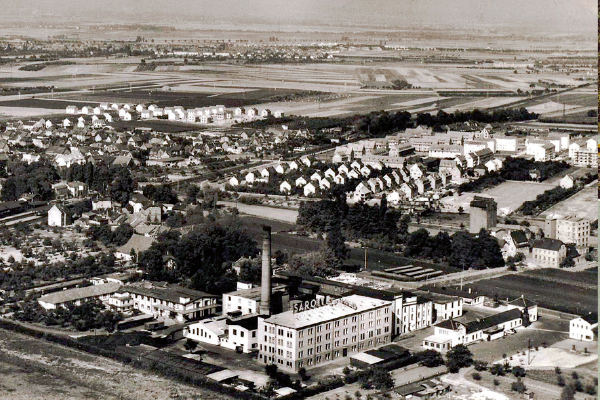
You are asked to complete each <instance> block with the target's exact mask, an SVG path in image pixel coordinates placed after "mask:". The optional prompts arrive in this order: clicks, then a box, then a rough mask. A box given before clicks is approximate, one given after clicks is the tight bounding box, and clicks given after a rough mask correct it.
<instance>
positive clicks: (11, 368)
mask: <svg viewBox="0 0 600 400" xmlns="http://www.w3.org/2000/svg"><path fill="white" fill-rule="evenodd" d="M0 374H1V378H0V393H1V394H0V397H1V398H2V399H10V400H30V399H44V400H80V399H92V398H93V399H120V400H147V399H157V400H159V399H160V400H166V399H172V398H178V399H190V400H191V399H197V400H200V399H202V400H225V399H229V397H228V396H225V395H221V394H214V393H212V392H208V391H206V390H203V389H199V388H195V387H191V386H187V385H183V384H180V383H177V382H174V381H172V380H168V379H165V378H161V377H158V376H156V375H153V374H150V373H147V372H145V371H140V370H136V369H134V368H132V367H129V366H124V365H123V364H120V363H118V362H116V361H113V360H109V359H106V358H103V357H99V356H94V355H91V354H88V353H84V352H80V351H76V350H72V349H70V348H67V347H64V346H60V345H57V344H54V343H50V342H46V341H45V340H42V339H34V338H31V337H29V336H25V335H21V334H17V333H15V332H8V331H5V330H1V329H0Z"/></svg>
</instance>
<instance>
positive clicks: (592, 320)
mask: <svg viewBox="0 0 600 400" xmlns="http://www.w3.org/2000/svg"><path fill="white" fill-rule="evenodd" d="M581 318H582V319H583V320H584V321H586V322H588V323H589V324H592V325H593V324H597V323H598V314H596V313H589V314H586V315H582V316H581Z"/></svg>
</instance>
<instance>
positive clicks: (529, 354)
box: [527, 338, 531, 365]
mask: <svg viewBox="0 0 600 400" xmlns="http://www.w3.org/2000/svg"><path fill="white" fill-rule="evenodd" d="M527 365H531V338H529V339H527Z"/></svg>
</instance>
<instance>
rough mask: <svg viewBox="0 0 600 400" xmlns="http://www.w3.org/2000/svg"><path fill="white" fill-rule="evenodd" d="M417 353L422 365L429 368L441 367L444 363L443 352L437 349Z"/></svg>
mask: <svg viewBox="0 0 600 400" xmlns="http://www.w3.org/2000/svg"><path fill="white" fill-rule="evenodd" d="M415 355H416V356H417V357H418V358H419V362H420V363H421V365H423V366H425V367H428V368H434V367H439V366H440V365H442V364H444V358H443V357H442V354H441V353H440V352H439V351H436V350H424V351H421V352H419V353H417V354H415Z"/></svg>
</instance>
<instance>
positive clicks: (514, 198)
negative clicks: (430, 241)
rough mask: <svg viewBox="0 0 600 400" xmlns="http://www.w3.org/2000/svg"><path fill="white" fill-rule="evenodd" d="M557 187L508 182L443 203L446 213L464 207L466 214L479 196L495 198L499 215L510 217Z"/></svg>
mask: <svg viewBox="0 0 600 400" xmlns="http://www.w3.org/2000/svg"><path fill="white" fill-rule="evenodd" d="M554 187H556V185H554V184H547V183H543V182H542V183H536V182H520V181H507V182H503V183H501V184H499V185H497V186H495V187H493V188H490V189H486V190H484V191H483V192H481V193H473V192H465V193H462V194H461V195H460V196H451V197H444V198H443V199H442V200H441V203H442V204H443V205H444V208H445V211H449V212H452V211H454V212H456V211H457V210H458V208H459V207H462V208H463V210H464V211H465V212H468V210H469V208H470V203H471V200H473V197H475V196H478V195H483V196H488V197H493V198H494V199H495V200H496V203H498V215H508V214H510V213H511V212H513V211H515V210H516V209H518V208H519V207H520V206H521V205H522V204H523V203H524V202H526V201H530V200H535V198H536V197H537V196H538V195H539V194H542V193H544V192H545V191H546V190H549V189H552V188H554Z"/></svg>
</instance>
